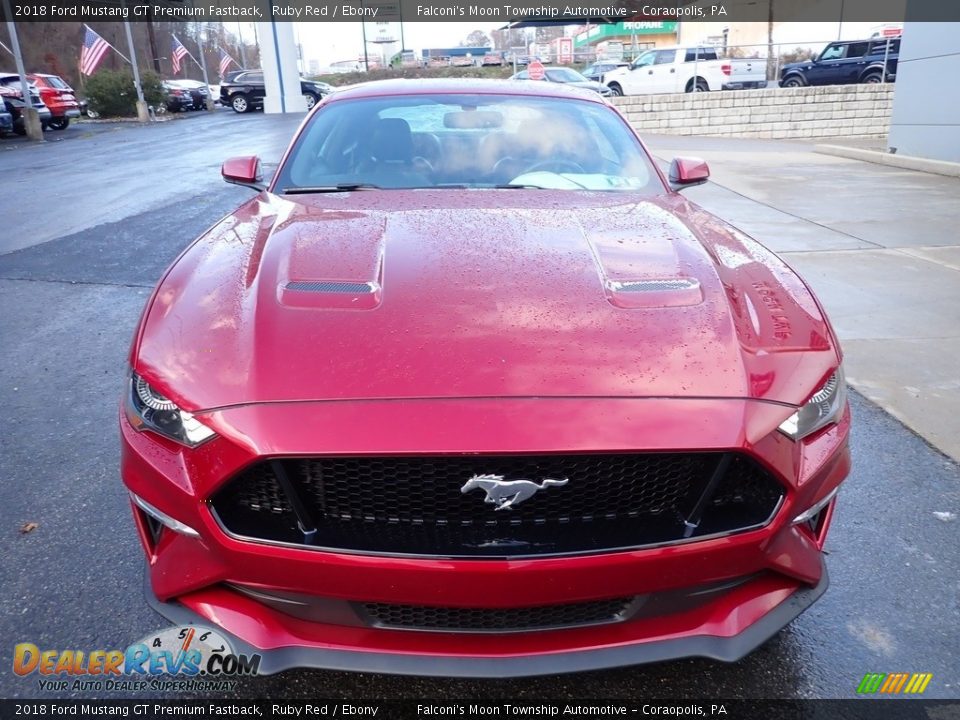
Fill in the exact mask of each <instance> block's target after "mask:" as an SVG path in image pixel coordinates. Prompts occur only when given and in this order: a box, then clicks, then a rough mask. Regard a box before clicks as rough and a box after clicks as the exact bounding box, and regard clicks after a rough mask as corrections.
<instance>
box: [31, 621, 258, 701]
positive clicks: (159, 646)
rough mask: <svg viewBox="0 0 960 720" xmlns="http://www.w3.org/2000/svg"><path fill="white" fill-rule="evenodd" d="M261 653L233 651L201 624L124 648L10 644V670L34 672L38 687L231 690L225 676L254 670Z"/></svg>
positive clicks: (71, 689)
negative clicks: (69, 648)
mask: <svg viewBox="0 0 960 720" xmlns="http://www.w3.org/2000/svg"><path fill="white" fill-rule="evenodd" d="M259 669H260V655H257V654H253V655H243V654H237V653H235V652H234V651H233V647H232V646H231V644H230V642H229V641H228V640H227V639H226V638H225V637H224V636H223V634H222V633H220V632H218V631H216V630H213V629H211V628H206V627H200V626H194V625H189V626H183V627H173V628H168V629H166V630H162V631H160V632H158V633H154V634H151V635H148V636H147V637H145V638H143V639H142V640H140V641H139V642H136V643H133V644H132V645H130V646H129V647H127V648H126V649H125V650H41V649H40V648H39V647H37V646H36V645H34V644H33V643H19V644H18V645H16V646H15V647H14V649H13V672H14V673H16V674H17V675H20V676H31V675H34V674H36V675H38V676H39V677H38V684H39V687H40V689H41V690H48V691H49V690H54V691H57V690H63V691H78V690H79V691H84V690H86V691H90V690H116V691H123V692H130V691H140V690H142V691H157V690H161V691H162V690H168V691H182V690H232V689H233V688H234V686H235V685H236V681H234V680H231V679H229V678H233V677H237V676H243V675H256V674H257V673H258V671H259Z"/></svg>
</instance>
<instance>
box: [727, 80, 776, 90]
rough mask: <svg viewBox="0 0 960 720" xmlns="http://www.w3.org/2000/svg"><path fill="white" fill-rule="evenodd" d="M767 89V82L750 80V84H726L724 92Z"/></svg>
mask: <svg viewBox="0 0 960 720" xmlns="http://www.w3.org/2000/svg"><path fill="white" fill-rule="evenodd" d="M765 87H767V81H766V80H750V81H748V82H730V83H724V84H723V85H722V88H723V89H724V90H756V89H761V88H765Z"/></svg>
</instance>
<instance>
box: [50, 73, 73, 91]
mask: <svg viewBox="0 0 960 720" xmlns="http://www.w3.org/2000/svg"><path fill="white" fill-rule="evenodd" d="M46 80H47V84H48V85H50V87H52V88H57V90H69V89H70V86H69V85H67V84H66V83H65V82H64V81H63V80H61V79H60V78H58V77H57V76H56V75H47V77H46Z"/></svg>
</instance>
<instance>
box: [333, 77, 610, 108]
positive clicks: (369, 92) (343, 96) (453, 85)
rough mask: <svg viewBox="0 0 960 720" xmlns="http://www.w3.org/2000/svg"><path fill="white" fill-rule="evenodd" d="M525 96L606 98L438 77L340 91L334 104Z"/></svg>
mask: <svg viewBox="0 0 960 720" xmlns="http://www.w3.org/2000/svg"><path fill="white" fill-rule="evenodd" d="M471 93H478V94H482V95H523V96H534V97H554V98H564V99H574V100H587V101H589V102H595V103H597V104H599V105H604V104H606V103H605V102H604V100H603V98H602V97H601V96H600V95H598V94H597V93H595V92H592V91H589V90H579V89H577V88H570V87H566V86H565V85H563V84H561V83H545V82H530V83H524V82H516V81H515V80H481V79H479V78H435V79H424V80H407V79H396V80H375V81H373V82H366V83H360V84H359V85H352V86H350V87H348V88H343V89H341V90H339V91H338V92H337V93H336V94H335V95H333V96H332V97H331V101H343V100H350V99H353V98H364V97H382V96H384V95H439V94H449V95H470V94H471Z"/></svg>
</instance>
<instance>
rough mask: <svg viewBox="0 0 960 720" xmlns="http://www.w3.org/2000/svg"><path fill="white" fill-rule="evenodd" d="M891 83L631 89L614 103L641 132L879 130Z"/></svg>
mask: <svg viewBox="0 0 960 720" xmlns="http://www.w3.org/2000/svg"><path fill="white" fill-rule="evenodd" d="M894 87H895V86H894V85H892V84H890V85H827V86H824V87H812V88H770V89H767V90H729V91H718V92H709V93H695V94H693V93H691V94H679V95H635V96H632V97H622V98H614V99H613V102H614V104H615V105H616V106H617V107H618V108H619V109H620V111H621V112H623V113H624V114H625V115H626V116H627V119H628V120H629V121H630V122H631V124H633V126H634V127H635V128H637V130H639V131H640V132H641V133H643V132H649V133H663V134H666V135H713V136H721V137H753V138H777V139H785V138H820V137H841V136H848V135H856V136H884V135H886V134H887V128H888V126H889V124H890V112H891V107H892V105H893V90H894Z"/></svg>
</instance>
